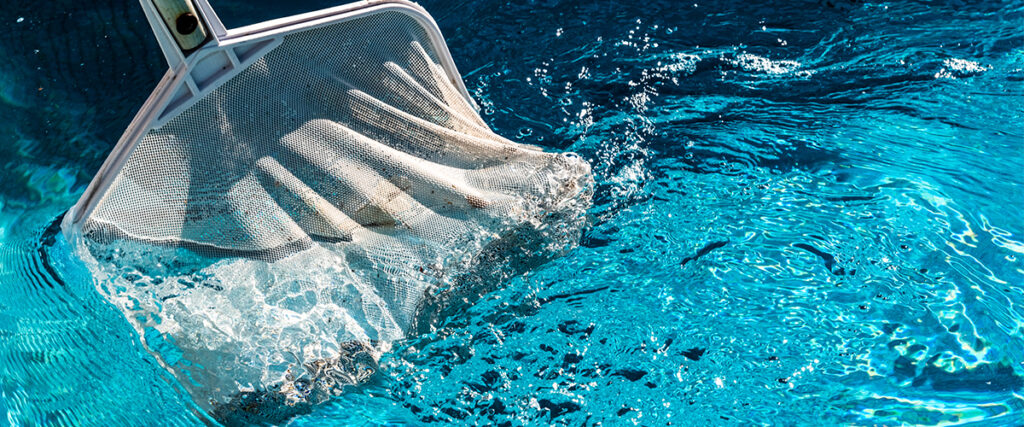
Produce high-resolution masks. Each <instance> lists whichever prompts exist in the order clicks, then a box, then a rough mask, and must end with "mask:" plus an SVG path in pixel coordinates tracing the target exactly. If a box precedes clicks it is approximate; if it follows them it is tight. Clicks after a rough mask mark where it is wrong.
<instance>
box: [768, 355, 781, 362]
mask: <svg viewBox="0 0 1024 427" xmlns="http://www.w3.org/2000/svg"><path fill="white" fill-rule="evenodd" d="M768 360H769V361H772V362H775V361H778V360H779V356H768Z"/></svg>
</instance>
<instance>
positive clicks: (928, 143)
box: [0, 0, 1024, 426]
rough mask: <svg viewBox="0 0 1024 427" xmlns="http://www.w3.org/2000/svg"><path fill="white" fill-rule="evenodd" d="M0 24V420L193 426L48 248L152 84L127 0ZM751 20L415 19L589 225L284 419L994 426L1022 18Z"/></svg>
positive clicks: (606, 12) (691, 6)
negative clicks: (574, 186) (582, 171)
mask: <svg viewBox="0 0 1024 427" xmlns="http://www.w3.org/2000/svg"><path fill="white" fill-rule="evenodd" d="M14 3H15V4H14V6H13V7H7V8H3V10H0V32H2V34H4V35H5V36H6V37H4V38H3V39H2V40H0V63H2V67H0V140H2V141H0V159H2V160H3V162H4V167H3V168H0V182H2V183H3V185H2V186H0V285H2V286H3V291H2V292H0V409H2V410H3V411H4V412H6V417H7V420H8V422H9V423H11V424H13V425H38V424H48V425H60V424H87V425H104V424H106V425H111V424H113V425H145V424H161V425H194V424H201V423H202V420H201V419H200V418H199V417H198V416H197V415H195V413H194V411H192V409H193V408H194V406H193V405H194V404H193V403H191V401H190V399H189V397H188V396H187V395H186V394H184V393H182V392H181V391H180V389H179V387H177V386H176V385H175V383H174V380H173V378H171V377H170V375H169V374H167V373H166V371H165V370H164V369H163V368H162V367H161V366H160V364H159V363H158V362H157V361H156V360H155V359H153V358H152V356H150V355H149V354H148V353H147V352H146V351H145V350H144V349H143V348H142V346H141V344H140V343H139V337H138V336H137V335H136V333H135V331H134V330H133V329H132V327H131V326H130V325H129V324H128V322H127V321H126V320H125V319H124V318H123V316H122V315H121V313H120V312H119V311H118V310H117V309H116V308H114V307H112V306H110V304H108V303H106V302H105V300H104V299H103V298H102V297H101V296H100V295H99V293H98V292H96V291H95V284H94V283H93V282H92V279H91V276H90V274H89V272H88V271H87V270H85V269H84V268H83V267H82V266H81V265H80V263H76V262H75V260H74V257H73V255H72V254H71V251H70V249H68V247H67V245H66V243H65V242H62V239H61V238H60V236H59V235H55V234H54V233H53V232H52V231H53V230H52V224H53V223H54V221H55V220H56V218H58V217H59V216H60V215H61V214H62V213H63V212H64V211H66V210H67V208H68V207H70V206H71V205H72V204H73V203H74V202H75V201H76V200H77V198H78V196H79V195H80V194H81V193H82V191H83V190H84V187H85V185H87V184H88V182H89V179H91V177H92V174H93V173H95V171H96V169H97V168H98V167H99V165H100V163H101V162H102V161H103V159H104V158H105V156H106V154H107V153H108V152H109V150H110V149H111V147H112V146H113V144H114V142H115V141H116V139H117V137H118V136H119V134H120V132H121V131H123V129H124V127H125V126H126V125H127V123H128V121H129V120H130V119H131V117H132V115H133V114H134V112H135V111H136V110H137V108H138V107H139V106H140V105H141V103H142V102H143V100H144V99H145V97H146V96H147V95H148V93H149V91H150V90H151V88H152V87H153V86H154V85H155V83H156V81H157V79H158V78H159V77H160V76H161V74H162V73H163V71H164V69H165V67H166V66H165V65H164V63H163V60H162V58H161V57H160V54H159V52H158V50H157V49H156V45H155V42H153V41H152V37H151V36H150V34H149V30H148V27H147V25H146V23H145V20H144V18H143V16H142V14H141V12H140V11H139V10H138V7H137V4H136V2H134V1H132V0H97V1H95V2H72V1H70V0H59V1H56V2H54V3H53V5H48V6H46V7H45V8H44V7H40V6H38V5H37V4H36V3H35V2H28V1H15V2H14ZM86 3H88V4H86ZM254 3H255V4H256V6H246V4H254ZM259 3H267V5H266V7H259ZM634 3H635V4H634ZM758 3H759V4H751V2H740V1H718V2H707V3H705V2H699V1H698V2H696V3H689V2H685V3H684V2H677V1H659V0H652V1H647V2H607V1H582V0H565V1H558V0H546V1H545V0H538V1H524V2H517V3H516V4H510V3H508V2H499V1H493V0H480V1H473V2H468V1H441V0H435V1H424V2H422V4H423V6H425V7H426V8H427V9H428V10H429V11H430V12H431V13H432V14H433V15H434V17H435V18H436V19H437V21H438V23H439V25H440V27H441V29H442V31H443V32H444V33H445V35H446V37H447V41H448V44H449V46H450V48H451V50H452V53H453V55H454V57H455V61H456V63H457V64H458V66H459V68H460V70H461V71H462V72H463V75H464V78H465V81H466V84H467V87H468V88H469V89H470V92H471V93H472V94H473V96H474V97H475V98H476V100H477V102H478V103H479V104H480V105H481V107H482V113H483V115H484V118H485V120H486V121H487V122H488V123H490V124H491V126H492V127H493V128H494V129H495V130H496V131H497V132H498V133H499V134H502V135H505V136H508V137H510V138H512V139H515V140H517V141H521V142H528V143H533V144H537V145H539V146H542V147H545V148H546V149H548V150H554V151H574V152H577V153H579V154H580V155H581V156H582V157H584V158H585V159H587V160H588V161H589V162H590V163H591V164H592V165H593V168H594V172H595V178H596V180H597V187H596V191H595V196H594V197H595V201H594V206H593V208H592V209H591V211H590V213H589V216H590V221H589V226H588V228H587V230H586V231H585V233H584V237H583V238H582V240H581V241H580V243H579V247H578V248H577V249H576V250H574V251H572V252H570V253H569V254H568V255H566V256H564V257H562V258H559V259H556V260H553V261H551V262H549V263H547V264H545V265H543V266H541V267H538V268H536V269H534V270H532V271H530V272H528V273H526V274H524V275H521V276H518V277H515V278H513V279H510V280H507V281H505V282H503V283H500V284H496V286H497V290H494V291H492V292H488V293H486V294H484V295H481V296H480V297H479V298H477V299H473V300H470V301H467V302H466V303H464V304H462V305H461V306H459V307H458V309H457V310H455V313H453V314H452V315H451V316H448V317H447V318H445V319H443V320H442V321H439V322H438V323H437V324H436V325H434V328H433V329H432V330H431V331H429V332H426V333H423V334H419V335H416V336H412V337H410V338H409V339H408V340H406V341H402V342H400V343H398V344H397V345H396V347H397V348H395V349H394V350H393V351H392V352H390V353H388V354H386V355H385V357H384V359H383V360H382V361H381V371H380V373H379V374H378V375H377V376H376V377H374V378H373V379H372V381H371V382H370V383H369V384H367V385H365V386H362V387H358V388H354V389H353V390H351V391H350V392H349V393H348V394H346V395H344V396H342V397H339V398H337V399H335V400H334V401H331V402H329V403H327V404H325V405H322V406H319V407H317V408H315V409H314V410H313V412H311V413H308V414H304V415H301V416H299V417H297V418H294V419H293V420H291V422H290V423H291V424H293V425H302V426H312V425H340V424H370V425H375V424H410V425H420V424H431V423H436V424H454V423H459V424H462V423H471V424H495V425H522V424H539V425H548V424H559V425H596V424H599V423H600V424H604V425H620V424H638V425H691V424H695V425H705V424H741V425H747V424H783V425H794V424H802V425H821V424H836V423H849V424H861V425H882V424H884V425H899V424H915V425H950V424H971V423H976V424H980V425H1020V424H1022V423H1024V237H1022V236H1024V169H1022V167H1021V166H1022V165H1024V2H1020V1H1010V2H962V1H955V0H950V1H933V2H925V1H902V2H861V1H844V0H822V1H787V2H775V3H772V2H758ZM325 4H327V2H324V1H296V2H285V3H282V2H269V1H262V2H240V1H238V0H224V1H216V2H214V5H215V6H217V7H219V8H220V10H221V13H222V14H223V15H224V19H225V21H226V22H227V23H228V24H229V25H240V24H245V23H250V22H256V21H259V20H262V19H268V18H274V17H279V16H282V15H286V14H291V13H297V12H302V11H306V10H312V9H316V8H318V7H322V6H324V5H325ZM236 22H237V24H236ZM48 228H51V230H50V231H49V232H48V231H47V229H48Z"/></svg>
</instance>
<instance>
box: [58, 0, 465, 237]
mask: <svg viewBox="0 0 1024 427" xmlns="http://www.w3.org/2000/svg"><path fill="white" fill-rule="evenodd" d="M140 1H141V3H142V8H143V10H144V11H145V14H146V18H147V19H148V20H149V23H150V26H151V27H152V29H153V33H154V34H155V35H156V38H157V41H158V42H159V45H160V48H161V50H162V51H163V54H164V57H165V58H166V59H167V63H168V65H169V66H170V69H169V70H168V71H167V73H166V74H165V75H164V77H163V78H162V79H161V80H160V82H159V84H158V85H157V87H156V89H155V90H154V91H153V93H152V94H151V95H150V96H149V98H148V99H147V100H146V102H145V103H144V104H143V105H142V108H141V110H140V111H139V112H138V113H137V114H136V116H135V118H134V119H133V120H132V122H131V124H130V125H129V126H128V128H127V130H126V131H125V133H124V134H123V135H122V136H121V138H120V139H119V140H118V142H117V145H116V146H115V147H114V149H113V151H112V152H111V154H110V156H108V157H107V160H106V161H105V162H104V163H103V165H102V166H101V167H100V170H99V172H98V173H97V174H96V176H95V177H94V178H93V180H92V182H91V183H90V184H89V186H88V187H87V188H86V190H85V193H83V194H82V197H81V198H80V199H79V200H78V202H77V203H76V204H75V205H74V206H73V207H72V208H71V209H70V210H69V211H68V213H67V215H65V218H64V222H63V224H62V227H63V229H64V231H65V233H66V234H69V235H70V234H73V233H74V232H76V231H80V230H81V228H82V225H83V223H84V222H85V220H86V219H87V218H88V217H89V215H90V214H91V213H92V211H93V210H94V209H95V208H96V206H97V205H98V204H99V203H100V202H101V201H102V199H103V197H104V195H105V194H106V193H107V190H108V189H109V188H110V186H111V184H112V183H113V181H114V179H115V178H116V177H117V175H118V173H119V172H120V171H121V169H122V167H123V166H124V165H125V162H126V161H127V160H128V158H129V156H130V155H131V153H132V151H133V150H134V149H135V147H136V146H137V145H138V143H139V142H140V141H141V140H142V139H143V137H144V136H145V135H146V134H147V133H148V132H149V131H151V130H153V129H155V128H158V127H160V126H161V125H163V124H164V123H166V122H167V121H168V120H170V119H172V118H174V117H175V116H176V115H178V114H179V113H181V112H182V111H184V110H185V109H187V108H188V107H189V106H191V105H192V104H194V103H195V102H197V101H198V100H200V99H202V98H203V96H205V95H206V94H208V93H210V92H211V91H213V90H214V89H216V88H218V87H220V86H221V85H223V84H224V83H226V82H227V81H228V80H230V79H231V78H232V77H234V76H236V75H238V74H239V73H241V72H242V71H244V70H245V69H246V68H247V67H248V66H250V65H252V64H253V63H255V62H256V61H258V60H259V59H260V58H262V57H263V56H264V55H266V54H267V53H269V52H270V51H272V50H274V48H275V47H277V46H278V45H280V44H281V42H282V40H283V37H284V36H286V35H289V34H293V33H297V32H301V31H306V30H310V29H314V28H317V27H323V26H327V25H331V24H336V23H339V22H343V21H348V20H353V19H357V18H363V17H367V16H371V15H375V14H380V13H384V12H399V13H402V14H404V15H406V16H408V17H410V18H412V19H414V20H416V21H417V22H419V23H420V24H421V26H422V28H423V29H424V30H425V32H426V33H427V36H428V38H429V41H430V43H431V44H432V47H433V49H434V51H435V52H436V53H437V55H438V59H439V60H440V65H441V66H442V68H443V69H444V71H445V73H446V74H447V76H448V78H449V79H450V80H451V83H452V84H453V85H454V86H455V87H456V88H457V89H458V90H459V93H460V94H461V95H462V96H463V97H464V98H465V99H466V101H467V102H468V103H469V104H470V105H472V106H474V107H476V103H475V102H474V101H473V99H472V97H470V95H469V93H468V92H467V91H466V86H465V84H464V83H463V81H462V77H461V75H460V74H459V72H458V70H457V69H456V67H455V62H454V61H453V60H452V57H451V53H450V52H449V50H448V46H447V45H446V44H445V42H444V38H443V36H442V35H441V30H440V29H439V28H438V27H437V23H436V22H434V20H433V18H431V17H430V15H429V14H428V13H427V12H426V10H424V9H423V8H422V7H420V6H419V5H417V4H415V3H412V2H409V1H406V0H368V1H360V2H355V3H349V4H345V5H341V6H337V7H332V8H328V9H322V10H318V11H314V12H309V13H304V14H300V15H295V16H291V17H286V18H280V19H274V20H270V21H265V22H261V23H258V24H254V25H248V26H244V27H240V28H235V29H231V30H228V29H226V28H225V27H224V24H223V23H222V22H221V21H220V18H218V17H217V14H216V13H215V12H214V11H213V8H212V7H211V6H210V4H209V2H208V1H207V0H177V2H178V3H180V4H182V5H187V6H191V9H192V10H194V11H195V14H196V15H198V16H197V18H198V20H199V25H203V27H202V28H203V30H204V31H206V32H207V33H208V35H207V39H206V41H205V42H204V44H202V45H201V46H199V47H198V48H196V49H194V50H190V51H183V50H182V47H181V46H180V45H179V44H178V43H179V42H178V41H176V39H175V36H174V34H172V32H171V29H170V28H168V23H165V21H164V18H163V17H162V16H161V13H160V10H159V8H158V7H157V6H156V5H155V4H154V2H155V1H156V2H162V0H140ZM189 2H191V4H189Z"/></svg>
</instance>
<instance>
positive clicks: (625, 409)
mask: <svg viewBox="0 0 1024 427" xmlns="http://www.w3.org/2000/svg"><path fill="white" fill-rule="evenodd" d="M635 410H636V409H633V408H630V407H628V406H623V407H622V408H619V410H618V411H617V412H615V415H618V416H620V417H621V416H623V415H626V414H628V413H630V412H633V411H635Z"/></svg>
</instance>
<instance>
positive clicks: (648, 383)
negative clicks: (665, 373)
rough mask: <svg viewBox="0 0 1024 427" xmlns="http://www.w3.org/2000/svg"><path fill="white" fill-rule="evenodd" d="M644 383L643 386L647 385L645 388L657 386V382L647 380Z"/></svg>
mask: <svg viewBox="0 0 1024 427" xmlns="http://www.w3.org/2000/svg"><path fill="white" fill-rule="evenodd" d="M644 385H645V386H647V388H656V387H658V385H657V384H655V383H652V382H650V381H648V382H646V383H644Z"/></svg>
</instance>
